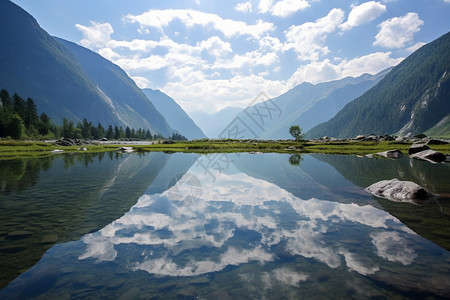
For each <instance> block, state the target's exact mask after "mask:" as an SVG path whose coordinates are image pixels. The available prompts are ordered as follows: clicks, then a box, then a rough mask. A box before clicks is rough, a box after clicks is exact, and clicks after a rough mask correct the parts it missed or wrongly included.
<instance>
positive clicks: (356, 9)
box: [340, 1, 386, 30]
mask: <svg viewBox="0 0 450 300" xmlns="http://www.w3.org/2000/svg"><path fill="white" fill-rule="evenodd" d="M384 12H386V5H384V4H381V3H379V2H376V1H369V2H365V3H363V4H361V5H358V6H353V7H352V11H351V12H350V14H349V15H348V19H347V22H345V23H343V24H342V25H341V26H340V28H341V29H342V30H349V29H351V28H352V27H355V26H359V25H361V24H364V23H367V22H370V21H372V20H375V19H376V18H378V17H379V16H380V15H381V14H382V13H384Z"/></svg>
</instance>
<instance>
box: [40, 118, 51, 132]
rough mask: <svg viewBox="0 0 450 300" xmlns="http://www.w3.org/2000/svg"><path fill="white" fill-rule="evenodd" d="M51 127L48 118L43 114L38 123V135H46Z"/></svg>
mask: <svg viewBox="0 0 450 300" xmlns="http://www.w3.org/2000/svg"><path fill="white" fill-rule="evenodd" d="M51 125H52V124H51V122H50V118H49V117H48V116H47V115H46V114H45V113H42V114H41V117H40V118H39V123H38V131H39V133H40V134H42V135H46V134H47V133H48V132H49V131H50V126H51Z"/></svg>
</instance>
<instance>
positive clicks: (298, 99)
mask: <svg viewBox="0 0 450 300" xmlns="http://www.w3.org/2000/svg"><path fill="white" fill-rule="evenodd" d="M388 72H389V69H388V70H384V71H382V72H380V73H378V74H375V75H370V74H363V75H361V76H359V77H356V78H354V77H346V78H343V79H340V80H334V81H330V82H324V83H319V84H311V83H308V82H304V83H302V84H300V85H298V86H296V87H294V88H292V89H291V90H289V91H287V92H286V93H284V94H282V95H280V96H278V97H275V98H272V99H264V97H262V98H261V101H259V100H258V99H256V102H255V104H253V105H251V106H249V107H247V108H245V109H244V110H242V111H241V112H240V113H239V114H238V115H237V116H236V118H235V119H234V121H233V120H231V121H233V122H232V123H231V124H223V129H222V130H223V131H222V132H221V136H220V137H222V138H227V137H232V138H233V137H235V138H260V139H290V138H292V136H290V134H289V127H290V126H292V125H300V127H301V128H302V129H303V131H306V130H307V129H309V128H312V127H313V126H315V125H317V124H319V123H320V122H322V121H324V120H328V119H329V118H331V117H333V116H334V115H335V114H336V113H337V112H338V111H339V110H340V109H341V108H342V107H344V105H345V104H347V103H348V102H350V101H352V100H353V99H355V98H356V97H358V96H360V95H362V94H363V93H364V92H365V91H367V90H368V89H369V88H371V87H372V86H374V85H375V84H376V83H377V82H378V81H379V80H380V79H381V78H383V77H384V76H385V75H386V73H388ZM227 126H228V127H227ZM236 133H238V134H236Z"/></svg>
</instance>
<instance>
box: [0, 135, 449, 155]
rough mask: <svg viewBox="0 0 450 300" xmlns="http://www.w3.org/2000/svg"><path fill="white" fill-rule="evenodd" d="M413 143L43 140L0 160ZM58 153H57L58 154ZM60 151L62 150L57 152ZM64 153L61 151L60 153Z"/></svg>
mask: <svg viewBox="0 0 450 300" xmlns="http://www.w3.org/2000/svg"><path fill="white" fill-rule="evenodd" d="M412 144H413V142H410V141H408V142H396V141H327V142H323V141H302V142H295V141H289V140H279V141H263V140H197V141H180V142H172V141H166V142H149V143H142V142H134V143H133V142H130V141H124V142H122V141H110V142H102V143H99V142H96V141H91V142H89V143H85V144H83V145H77V146H60V145H56V144H54V143H50V142H41V141H14V140H3V141H0V160H5V159H14V158H20V157H22V158H23V157H42V156H48V155H54V154H55V153H98V152H110V151H117V150H119V149H120V148H121V145H126V146H128V147H133V150H134V151H136V152H155V151H158V152H185V153H213V152H224V153H231V152H257V153H258V152H262V153H267V152H276V153H324V154H347V155H366V154H374V153H377V152H383V151H387V150H392V149H398V150H400V151H401V152H402V153H403V154H408V149H409V147H410V146H411V145H412ZM430 148H431V149H433V150H436V151H439V152H442V153H450V144H445V145H430ZM55 150H56V151H55ZM58 150H59V151H58ZM61 150H62V151H61Z"/></svg>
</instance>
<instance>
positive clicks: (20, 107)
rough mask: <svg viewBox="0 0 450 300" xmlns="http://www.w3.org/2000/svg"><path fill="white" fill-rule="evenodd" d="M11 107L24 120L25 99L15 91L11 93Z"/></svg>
mask: <svg viewBox="0 0 450 300" xmlns="http://www.w3.org/2000/svg"><path fill="white" fill-rule="evenodd" d="M13 107H14V111H15V112H16V113H17V114H18V115H19V117H20V118H21V119H22V120H24V119H25V115H26V111H27V108H26V104H25V101H23V99H22V98H21V97H20V96H19V95H17V94H16V93H15V94H14V95H13Z"/></svg>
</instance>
